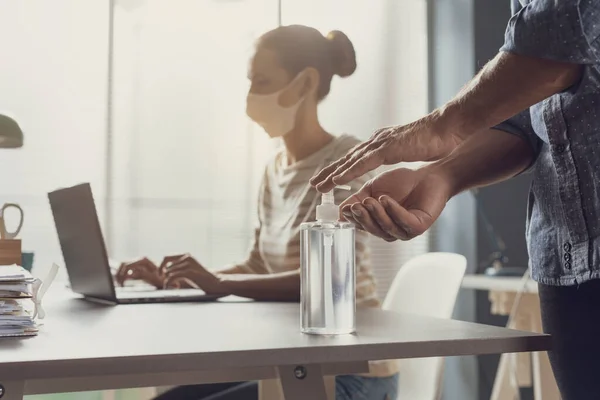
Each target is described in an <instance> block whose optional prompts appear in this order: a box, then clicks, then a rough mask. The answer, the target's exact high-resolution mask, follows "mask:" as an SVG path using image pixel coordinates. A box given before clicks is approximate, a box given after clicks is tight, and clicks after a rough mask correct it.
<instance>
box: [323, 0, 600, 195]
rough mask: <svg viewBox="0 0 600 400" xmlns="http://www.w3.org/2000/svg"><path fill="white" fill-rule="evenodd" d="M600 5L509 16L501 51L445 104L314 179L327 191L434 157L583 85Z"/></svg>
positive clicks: (550, 5) (544, 6) (532, 9)
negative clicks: (377, 171)
mask: <svg viewBox="0 0 600 400" xmlns="http://www.w3.org/2000/svg"><path fill="white" fill-rule="evenodd" d="M598 15H600V2H598V1H595V0H594V1H581V2H579V1H566V0H565V1H555V0H536V1H533V2H531V3H529V4H528V5H527V6H525V7H523V8H522V9H521V10H520V11H518V12H517V13H516V14H515V15H514V16H513V17H512V18H511V20H510V22H509V24H508V27H507V30H506V35H505V44H504V46H503V47H502V49H501V52H500V53H499V54H498V55H497V56H496V57H495V58H494V59H493V60H492V61H490V62H489V63H488V64H487V65H486V66H485V67H484V68H483V69H482V70H481V71H480V72H479V73H478V74H477V76H476V77H475V78H474V79H473V80H472V81H471V82H469V83H468V84H467V85H466V86H465V87H464V88H463V90H461V91H460V93H458V94H457V96H456V97H455V98H454V99H453V100H451V101H450V102H449V103H447V104H446V105H445V106H443V107H441V108H439V109H437V110H435V111H433V112H432V113H430V114H429V115H427V116H425V117H424V118H422V119H420V120H418V121H415V122H413V123H411V124H408V125H404V126H395V127H390V128H384V129H381V130H379V131H377V132H375V134H374V135H373V136H372V137H371V138H370V139H369V140H368V141H366V142H365V143H363V144H361V145H360V146H358V147H357V148H355V149H353V150H352V151H351V152H350V153H348V154H347V155H346V156H345V157H343V158H342V159H340V160H338V161H336V162H334V163H333V164H331V165H329V166H328V167H326V168H325V169H323V170H322V171H321V172H319V173H318V174H317V175H316V176H315V177H314V178H313V179H312V180H311V184H313V185H314V186H316V187H317V189H318V190H319V191H321V192H326V191H329V190H331V188H332V187H333V186H334V182H335V184H338V185H341V184H345V183H347V182H349V181H351V180H352V179H355V178H356V177H358V176H361V175H362V174H364V173H366V172H368V171H371V170H373V169H375V168H377V167H379V166H380V165H382V164H385V165H392V164H396V163H399V162H402V161H432V160H438V159H440V158H442V157H445V156H446V155H448V154H449V153H451V152H452V151H453V150H454V148H456V146H457V145H459V144H460V143H461V142H462V141H463V140H464V139H465V138H467V137H469V136H471V135H473V134H476V133H477V132H480V131H482V130H485V129H488V128H491V127H493V126H495V125H497V124H499V123H501V122H502V121H505V120H507V119H509V118H510V117H512V116H513V115H516V114H518V113H519V112H521V111H523V110H525V109H527V108H529V107H530V106H532V105H534V104H537V103H539V102H540V101H542V100H543V99H545V98H547V97H550V96H551V95H553V94H556V93H558V92H561V91H563V90H565V89H567V88H569V87H571V86H573V85H574V84H576V83H577V82H578V80H579V79H580V77H581V74H582V71H583V68H584V67H583V66H584V65H586V64H597V63H600V39H599V37H600V23H598Z"/></svg>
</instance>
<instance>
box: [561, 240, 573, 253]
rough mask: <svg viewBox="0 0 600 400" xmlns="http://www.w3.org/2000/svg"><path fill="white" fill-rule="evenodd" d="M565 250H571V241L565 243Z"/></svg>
mask: <svg viewBox="0 0 600 400" xmlns="http://www.w3.org/2000/svg"><path fill="white" fill-rule="evenodd" d="M563 250H564V251H566V252H569V251H571V243H569V242H566V243H565V244H563Z"/></svg>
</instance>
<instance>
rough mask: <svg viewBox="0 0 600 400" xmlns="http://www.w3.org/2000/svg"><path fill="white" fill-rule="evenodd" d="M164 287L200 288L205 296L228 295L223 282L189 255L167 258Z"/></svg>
mask: <svg viewBox="0 0 600 400" xmlns="http://www.w3.org/2000/svg"><path fill="white" fill-rule="evenodd" d="M165 260H167V258H165ZM164 287H165V288H184V287H188V288H189V287H192V288H200V289H202V290H204V291H205V292H206V293H207V294H229V293H228V290H226V288H225V285H224V284H223V281H222V280H221V279H220V278H219V277H218V276H217V275H215V274H213V273H212V272H210V271H209V270H207V269H206V268H204V267H203V266H202V265H201V264H200V263H199V262H198V261H196V260H195V259H194V258H193V257H192V256H190V255H189V254H185V255H182V256H172V257H168V262H167V263H166V265H165V279H164Z"/></svg>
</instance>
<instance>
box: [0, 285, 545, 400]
mask: <svg viewBox="0 0 600 400" xmlns="http://www.w3.org/2000/svg"><path fill="white" fill-rule="evenodd" d="M44 305H45V308H46V309H47V314H48V317H47V320H46V325H45V326H44V327H43V328H42V330H41V332H40V335H39V336H38V337H34V338H31V339H25V340H22V339H21V340H17V339H6V340H0V384H2V386H3V389H4V396H3V397H1V399H2V400H17V399H19V400H21V399H22V397H23V394H42V393H58V392H71V391H85V390H101V389H119V388H132V387H150V386H168V385H181V384H192V383H204V382H224V381H240V380H260V379H273V378H279V379H281V382H282V386H283V390H284V393H285V395H286V399H288V400H299V399H307V398H310V399H314V400H322V399H325V398H326V394H325V389H324V385H323V375H335V374H342V373H354V372H364V371H366V368H367V363H366V360H377V359H400V358H409V357H433V356H457V355H468V354H488V353H503V352H523V351H534V350H544V349H548V348H549V346H550V337H549V336H545V335H539V334H536V333H526V332H519V331H513V330H507V329H503V328H497V327H491V326H483V325H477V324H472V323H468V322H461V321H451V320H438V319H431V318H424V317H417V316H408V315H399V314H394V313H391V312H386V311H380V310H365V311H362V312H359V313H358V334H357V335H348V336H338V337H322V336H321V337H320V336H308V335H303V334H301V333H300V332H299V327H298V325H299V307H298V305H297V304H281V303H254V302H240V303H232V302H226V303H204V304H191V303H190V304H153V305H120V306H116V307H112V306H100V305H96V304H92V303H88V302H85V301H83V300H80V299H76V298H74V297H73V296H72V295H71V294H70V293H69V292H67V291H66V290H58V289H56V290H54V292H50V293H49V294H48V297H47V300H45V302H44Z"/></svg>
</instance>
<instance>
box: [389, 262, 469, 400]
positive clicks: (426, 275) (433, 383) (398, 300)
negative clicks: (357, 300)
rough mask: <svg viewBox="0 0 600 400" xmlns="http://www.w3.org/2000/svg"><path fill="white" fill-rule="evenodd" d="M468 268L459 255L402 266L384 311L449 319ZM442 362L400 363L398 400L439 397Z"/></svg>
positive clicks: (415, 360)
mask: <svg viewBox="0 0 600 400" xmlns="http://www.w3.org/2000/svg"><path fill="white" fill-rule="evenodd" d="M466 268H467V259H466V258H465V257H464V256H462V255H460V254H453V253H428V254H424V255H421V256H417V257H414V258H412V259H410V260H409V261H408V262H407V263H406V264H404V265H403V266H402V267H401V268H400V270H399V271H398V273H397V274H396V277H395V278H394V281H393V283H392V286H391V287H390V290H389V292H388V294H387V296H386V298H385V301H384V302H383V308H384V309H386V310H390V311H396V312H401V313H411V314H418V315H425V316H428V317H436V318H451V317H452V312H453V310H454V304H455V302H456V296H457V295H458V291H459V289H460V284H461V282H462V278H463V276H464V274H465V270H466ZM443 361H444V360H443V358H441V357H436V358H423V359H406V360H400V361H399V365H400V385H399V391H398V399H399V400H434V399H436V398H438V397H439V392H440V384H441V377H442V369H443Z"/></svg>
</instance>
